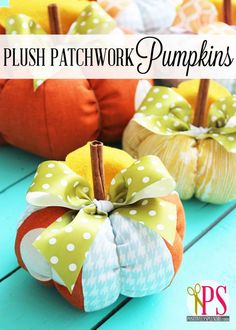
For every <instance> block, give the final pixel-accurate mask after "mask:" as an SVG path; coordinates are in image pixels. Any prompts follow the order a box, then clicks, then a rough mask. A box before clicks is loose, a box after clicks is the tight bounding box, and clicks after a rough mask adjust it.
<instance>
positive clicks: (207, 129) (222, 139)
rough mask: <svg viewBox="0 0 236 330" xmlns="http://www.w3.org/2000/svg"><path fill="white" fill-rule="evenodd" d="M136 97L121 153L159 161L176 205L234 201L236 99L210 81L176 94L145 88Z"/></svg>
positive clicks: (195, 83)
mask: <svg viewBox="0 0 236 330" xmlns="http://www.w3.org/2000/svg"><path fill="white" fill-rule="evenodd" d="M208 88H209V92H208ZM142 97H143V96H142V95H139V94H138V95H137V96H136V98H137V100H136V103H137V104H138V105H139V107H138V109H137V113H136V114H135V116H134V118H133V119H132V120H131V121H130V123H129V125H128V126H127V128H126V129H125V132H124V136H123V146H124V150H126V151H127V152H128V153H129V154H130V155H132V156H133V157H136V158H139V157H142V156H143V155H148V154H151V155H157V156H158V157H160V159H161V160H162V162H163V163H164V164H165V166H166V167H167V169H168V171H169V172H170V174H171V175H172V176H173V177H174V179H175V180H176V182H177V191H178V192H179V194H180V197H181V198H182V199H189V198H191V197H193V196H194V195H195V196H196V197H197V198H199V199H200V200H202V201H204V202H209V203H216V204H221V203H226V202H229V201H231V200H233V199H235V198H236V176H235V168H236V96H234V95H231V94H230V93H229V92H228V91H227V90H226V89H225V88H224V87H223V86H221V85H219V84H218V83H216V82H214V81H211V82H210V85H209V82H207V84H205V83H204V81H202V82H201V84H200V88H199V81H186V82H183V83H181V84H180V85H179V86H178V88H177V89H174V88H173V89H171V88H167V87H163V86H162V87H153V88H152V87H151V86H150V90H149V92H148V93H147V95H146V97H145V98H144V99H143V100H142V101H141V99H142Z"/></svg>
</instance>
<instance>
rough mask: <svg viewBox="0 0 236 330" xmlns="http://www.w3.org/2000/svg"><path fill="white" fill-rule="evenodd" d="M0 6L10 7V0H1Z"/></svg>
mask: <svg viewBox="0 0 236 330" xmlns="http://www.w3.org/2000/svg"><path fill="white" fill-rule="evenodd" d="M0 7H9V0H0Z"/></svg>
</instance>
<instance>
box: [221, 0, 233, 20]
mask: <svg viewBox="0 0 236 330" xmlns="http://www.w3.org/2000/svg"><path fill="white" fill-rule="evenodd" d="M223 19H224V22H225V23H226V24H228V25H232V5H231V0H224V1H223Z"/></svg>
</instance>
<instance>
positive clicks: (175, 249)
mask: <svg viewBox="0 0 236 330" xmlns="http://www.w3.org/2000/svg"><path fill="white" fill-rule="evenodd" d="M162 199H164V200H166V201H168V202H171V203H174V204H176V206H177V227H176V236H175V241H174V244H173V245H170V244H169V243H168V242H166V245H167V247H168V249H169V251H170V253H171V255H172V260H173V265H174V271H175V273H176V272H177V271H178V269H179V267H180V265H181V262H182V258H183V242H182V240H183V236H184V232H185V214H184V208H183V205H182V203H181V201H180V199H179V196H178V195H176V194H173V195H168V196H166V197H162Z"/></svg>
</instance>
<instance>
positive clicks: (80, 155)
mask: <svg viewBox="0 0 236 330" xmlns="http://www.w3.org/2000/svg"><path fill="white" fill-rule="evenodd" d="M103 157H104V167H105V185H106V192H108V188H109V186H110V183H111V180H112V178H113V177H114V176H115V175H116V174H117V173H118V172H119V171H121V170H122V169H124V168H126V167H129V166H130V165H131V164H132V163H133V162H134V159H133V158H132V157H131V156H129V155H128V154H127V153H126V152H125V151H122V150H119V149H116V148H111V147H105V146H104V148H103ZM66 164H67V165H68V166H69V167H70V168H72V170H73V171H75V172H76V173H78V174H79V175H81V176H83V177H85V178H86V179H87V180H88V181H89V183H90V185H91V187H93V183H92V170H91V158H90V145H89V143H88V144H86V145H85V146H84V147H82V148H79V149H77V150H75V151H73V152H71V153H70V154H69V155H68V156H67V157H66Z"/></svg>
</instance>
